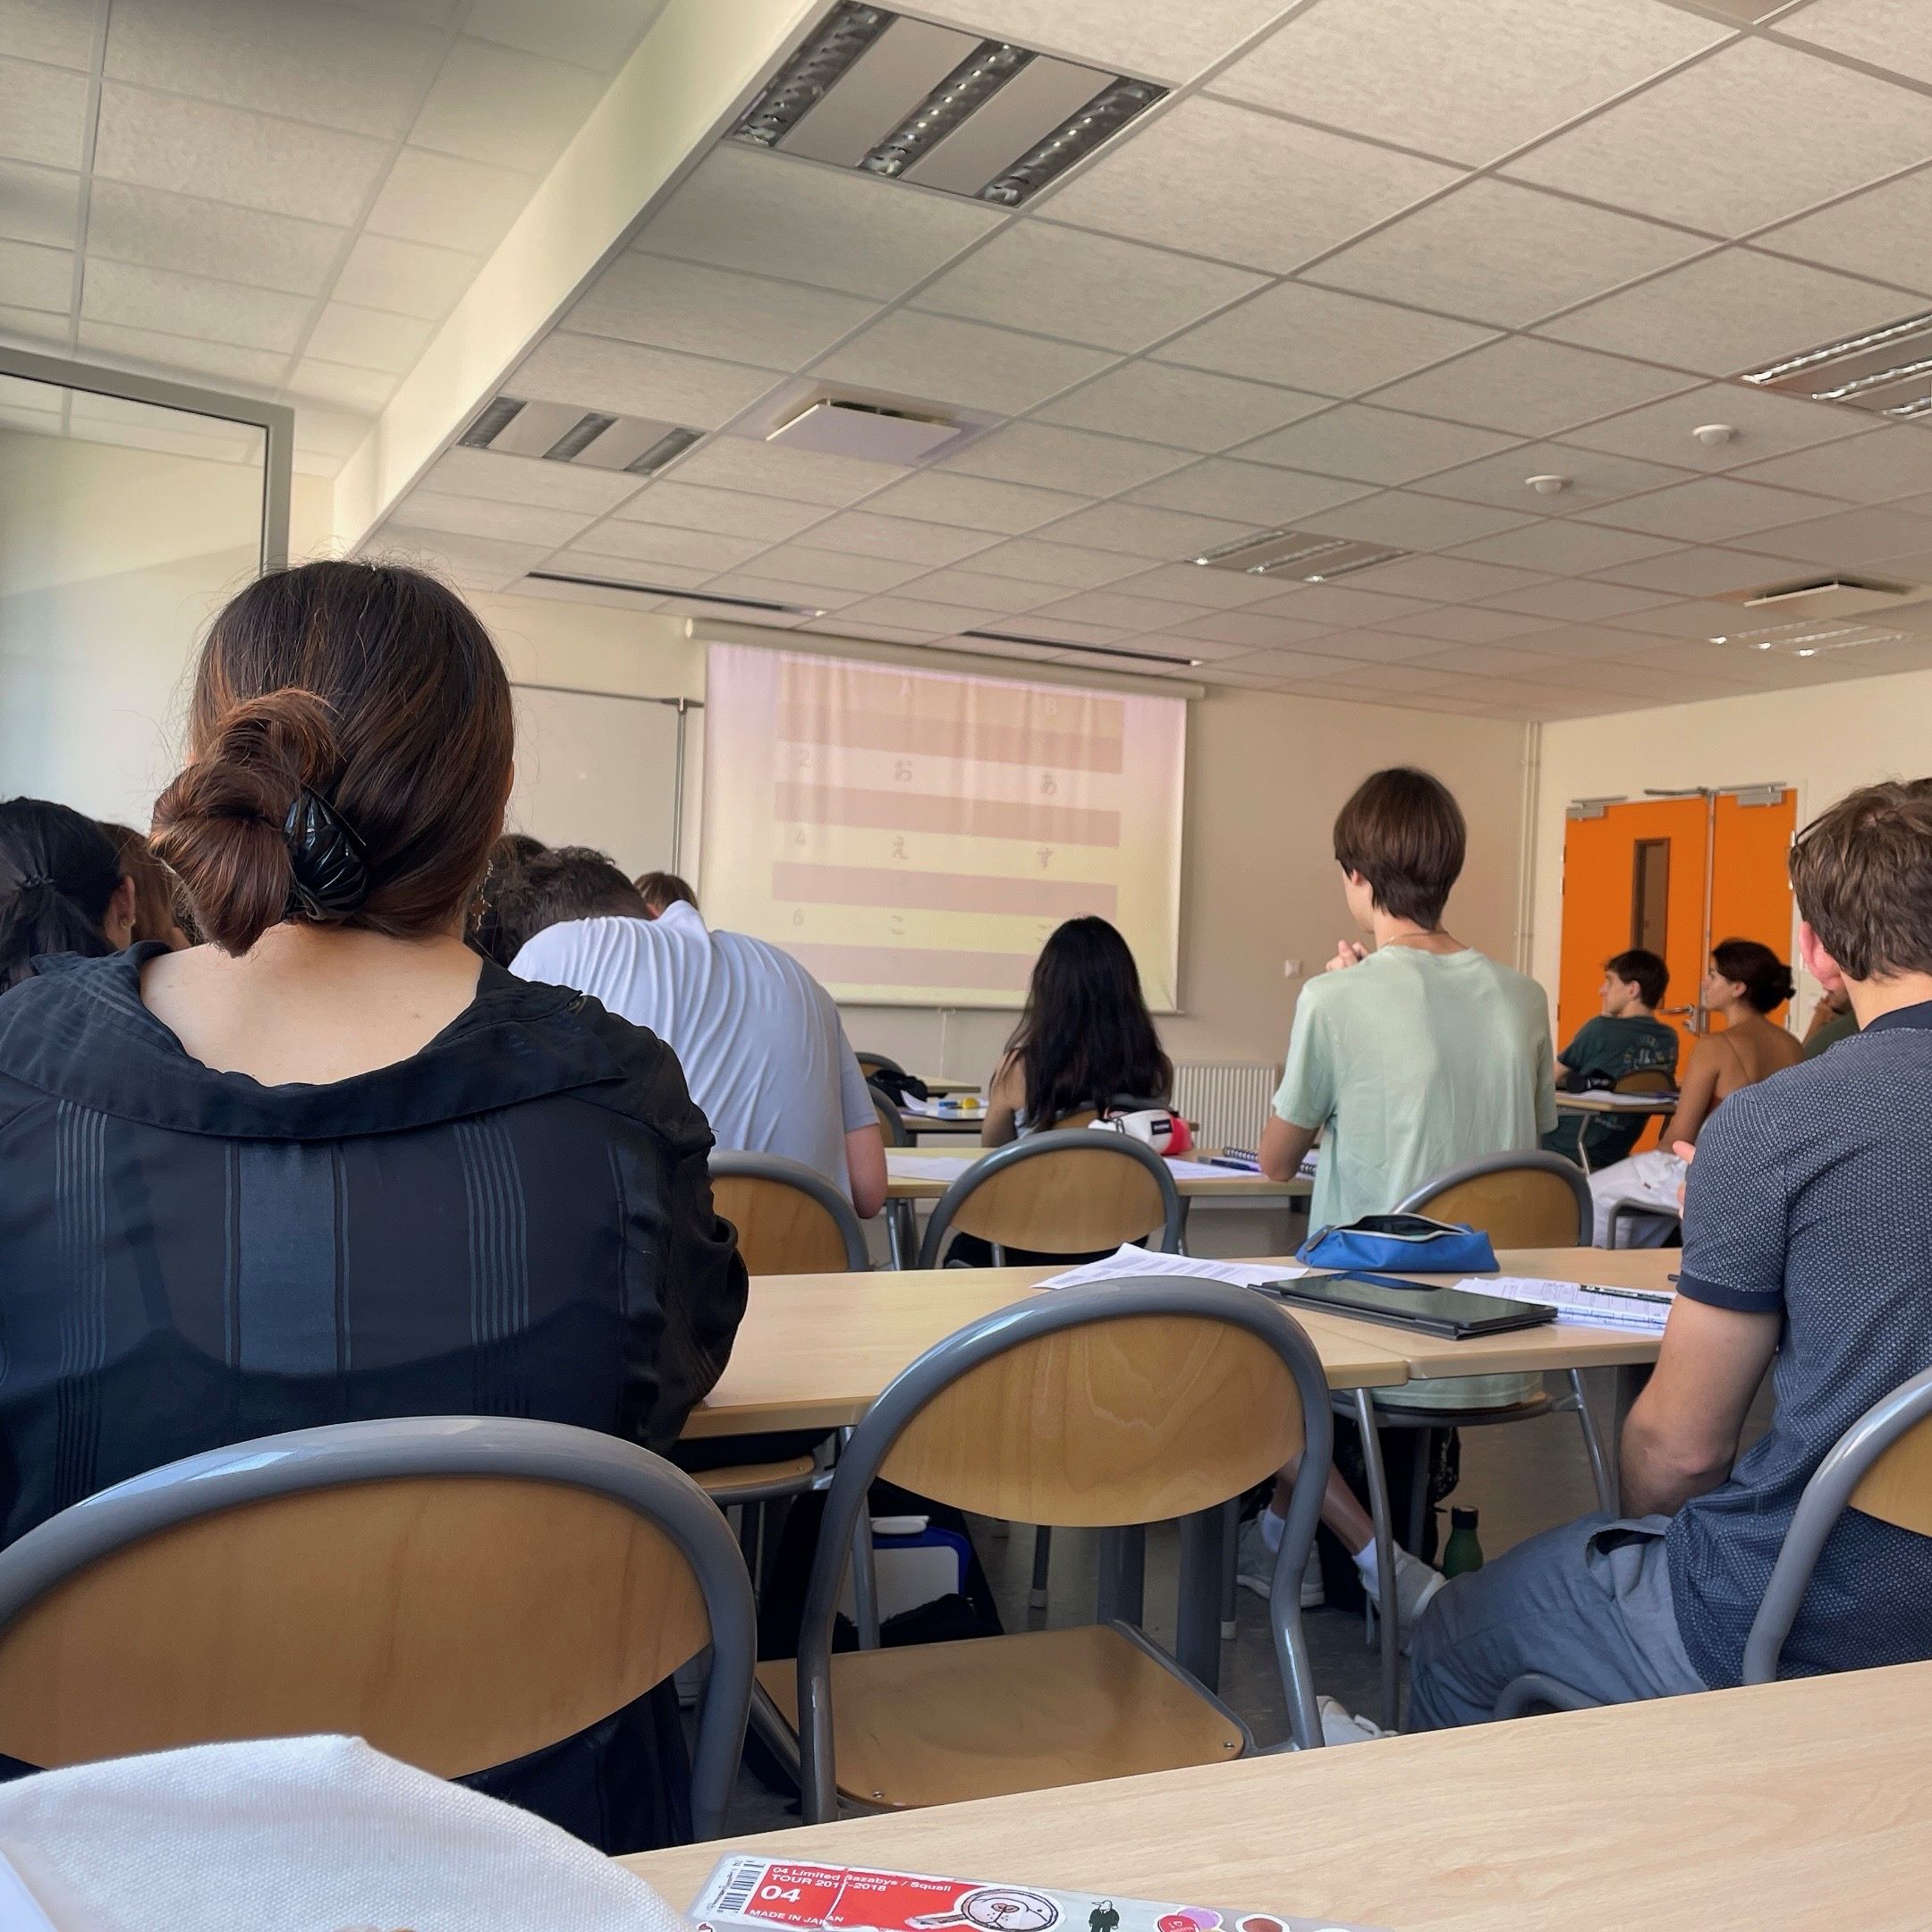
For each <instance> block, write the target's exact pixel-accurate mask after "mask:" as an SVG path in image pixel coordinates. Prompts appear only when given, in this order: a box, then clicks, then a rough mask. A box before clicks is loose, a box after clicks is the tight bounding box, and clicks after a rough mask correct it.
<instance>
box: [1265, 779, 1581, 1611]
mask: <svg viewBox="0 0 1932 1932" xmlns="http://www.w3.org/2000/svg"><path fill="white" fill-rule="evenodd" d="M1467 842H1468V833H1467V829H1466V827H1465V826H1464V823H1463V819H1462V811H1461V809H1460V808H1459V807H1458V806H1457V804H1456V801H1455V800H1454V799H1453V797H1452V796H1451V795H1450V793H1449V792H1448V790H1447V788H1446V787H1445V786H1444V785H1443V784H1442V783H1441V782H1440V780H1438V779H1436V778H1433V777H1431V776H1430V775H1428V773H1427V772H1419V771H1411V770H1405V769H1398V770H1393V771H1385V772H1377V773H1376V774H1375V775H1374V776H1372V777H1370V778H1369V779H1367V780H1365V781H1364V783H1363V784H1361V786H1360V788H1359V789H1358V790H1357V792H1355V795H1354V796H1353V797H1352V799H1350V801H1348V803H1347V804H1346V805H1345V806H1343V809H1342V813H1341V816H1340V817H1339V818H1337V819H1336V820H1335V859H1336V860H1337V862H1338V863H1339V864H1340V866H1341V868H1342V873H1343V891H1344V893H1345V894H1346V896H1347V899H1348V906H1349V911H1350V912H1351V913H1352V915H1353V917H1354V919H1355V922H1356V924H1357V925H1358V926H1359V927H1360V928H1361V929H1362V930H1363V932H1364V933H1365V934H1367V935H1368V936H1369V938H1370V939H1371V940H1372V942H1373V950H1370V949H1369V948H1367V947H1364V946H1363V945H1360V944H1359V943H1358V942H1356V941H1353V940H1343V942H1342V944H1341V945H1340V947H1339V948H1338V949H1337V951H1336V953H1335V958H1334V959H1333V960H1332V961H1331V962H1329V966H1328V970H1327V971H1326V973H1325V974H1324V975H1323V976H1322V977H1321V978H1320V979H1316V980H1313V981H1311V982H1310V983H1309V986H1307V987H1305V988H1303V990H1302V993H1301V998H1300V1000H1299V1001H1298V1002H1297V1004H1296V1007H1295V1016H1294V1026H1293V1030H1292V1034H1291V1036H1290V1038H1289V1043H1288V1063H1287V1067H1286V1070H1285V1071H1284V1073H1283V1076H1282V1083H1281V1089H1280V1091H1279V1092H1278V1093H1277V1094H1276V1095H1275V1113H1274V1117H1273V1118H1272V1119H1270V1120H1269V1122H1268V1123H1267V1127H1266V1128H1265V1130H1264V1131H1263V1133H1262V1137H1261V1147H1260V1164H1261V1169H1262V1172H1263V1173H1264V1174H1267V1175H1268V1176H1269V1177H1270V1178H1272V1179H1275V1180H1281V1179H1285V1178H1286V1177H1287V1176H1288V1175H1291V1174H1293V1173H1294V1172H1295V1170H1296V1169H1297V1167H1299V1165H1301V1159H1302V1157H1303V1156H1304V1155H1305V1154H1306V1153H1307V1152H1308V1150H1309V1148H1310V1147H1311V1146H1313V1144H1314V1142H1315V1138H1316V1136H1317V1134H1320V1135H1321V1136H1322V1151H1321V1161H1320V1165H1319V1166H1318V1170H1317V1174H1316V1181H1315V1199H1314V1204H1313V1207H1312V1209H1311V1213H1310V1222H1311V1224H1312V1225H1313V1226H1315V1227H1317V1228H1320V1227H1324V1226H1335V1225H1337V1224H1341V1223H1343V1222H1348V1221H1354V1220H1357V1219H1359V1218H1360V1216H1363V1215H1369V1214H1385V1213H1387V1212H1388V1211H1389V1210H1390V1209H1391V1208H1394V1207H1395V1206H1396V1205H1397V1204H1398V1203H1399V1202H1400V1201H1402V1199H1404V1198H1405V1197H1406V1196H1408V1195H1409V1194H1411V1193H1412V1192H1413V1191H1415V1189H1417V1188H1418V1187H1419V1186H1420V1185H1421V1184H1422V1183H1423V1182H1425V1181H1428V1179H1430V1178H1431V1177H1432V1176H1433V1175H1436V1174H1440V1173H1441V1172H1442V1171H1443V1170H1444V1169H1445V1168H1447V1167H1453V1166H1455V1165H1457V1164H1458V1163H1460V1162H1462V1161H1467V1160H1472V1159H1475V1158H1476V1157H1479V1156H1481V1155H1486V1154H1502V1153H1511V1152H1516V1151H1528V1150H1530V1149H1532V1148H1535V1147H1536V1146H1537V1144H1538V1138H1539V1137H1540V1136H1541V1135H1542V1134H1544V1133H1546V1132H1548V1131H1549V1130H1550V1129H1551V1128H1553V1127H1554V1126H1555V1124H1556V1099H1555V1079H1554V1068H1553V1061H1552V1055H1551V1049H1550V1026H1549V1003H1548V1001H1547V1000H1546V998H1545V996H1544V993H1543V989H1542V987H1539V986H1538V984H1537V983H1536V981H1535V980H1533V979H1529V978H1527V977H1525V976H1524V975H1523V974H1521V973H1520V972H1516V971H1513V970H1512V969H1511V968H1509V967H1507V966H1504V965H1500V964H1499V963H1498V962H1496V961H1495V960H1492V959H1490V958H1488V957H1487V955H1486V954H1484V953H1479V952H1477V951H1476V950H1475V949H1474V948H1473V947H1472V946H1467V945H1463V943H1462V941H1461V940H1460V939H1456V938H1453V937H1452V936H1450V934H1448V933H1447V932H1445V930H1444V929H1443V924H1442V915H1443V908H1444V906H1445V904H1446V902H1447V901H1448V897H1449V892H1450V888H1451V887H1452V886H1453V885H1454V884H1455V881H1456V878H1457V877H1458V876H1459V875H1460V874H1461V872H1462V860H1463V854H1464V852H1465V849H1466V846H1467ZM1541 1385H1542V1384H1541V1378H1540V1377H1536V1376H1480V1377H1454V1378H1446V1377H1445V1378H1442V1379H1438V1380H1435V1381H1431V1382H1426V1383H1417V1382H1411V1383H1408V1384H1406V1385H1404V1387H1403V1389H1402V1402H1403V1406H1404V1407H1430V1406H1433V1407H1440V1408H1445V1409H1449V1408H1453V1409H1463V1408H1477V1407H1497V1408H1503V1407H1508V1406H1511V1405H1513V1404H1514V1403H1516V1402H1522V1401H1524V1400H1526V1399H1527V1398H1528V1397H1529V1396H1530V1395H1532V1394H1535V1393H1536V1392H1537V1391H1538V1389H1539V1388H1540V1387H1541ZM1286 1501H1287V1492H1286V1487H1285V1485H1284V1486H1281V1487H1278V1488H1277V1491H1276V1496H1275V1504H1272V1505H1271V1506H1270V1509H1269V1510H1267V1511H1265V1512H1264V1513H1263V1515H1262V1518H1261V1536H1262V1538H1263V1540H1264V1541H1265V1540H1266V1539H1267V1536H1268V1534H1269V1531H1270V1530H1273V1529H1274V1525H1272V1524H1270V1523H1269V1521H1268V1517H1269V1516H1270V1515H1271V1514H1273V1515H1275V1516H1276V1518H1277V1521H1278V1520H1279V1512H1281V1511H1285V1508H1286ZM1276 1505H1278V1510H1277V1508H1276ZM1323 1521H1325V1522H1326V1523H1327V1524H1328V1526H1329V1528H1330V1529H1332V1530H1335V1533H1336V1534H1337V1535H1338V1536H1339V1537H1340V1538H1342V1540H1343V1543H1344V1544H1345V1545H1346V1546H1348V1547H1349V1548H1350V1549H1351V1550H1352V1551H1353V1552H1355V1554H1356V1563H1357V1566H1358V1567H1359V1568H1360V1570H1361V1571H1362V1572H1363V1576H1364V1579H1365V1581H1367V1582H1368V1583H1369V1587H1371V1588H1372V1587H1373V1583H1374V1571H1375V1544H1374V1538H1373V1533H1372V1525H1371V1524H1370V1522H1369V1516H1368V1513H1367V1512H1366V1511H1365V1510H1363V1508H1362V1507H1361V1504H1360V1502H1359V1501H1358V1500H1357V1499H1356V1498H1355V1496H1354V1495H1353V1494H1352V1492H1351V1491H1350V1490H1349V1488H1348V1487H1347V1485H1346V1484H1345V1483H1343V1482H1342V1481H1341V1480H1340V1479H1339V1478H1337V1479H1334V1480H1333V1481H1331V1483H1330V1486H1329V1495H1328V1500H1327V1502H1326V1504H1325V1505H1324V1509H1323ZM1275 1541H1276V1542H1277V1543H1278V1541H1279V1531H1278V1530H1275ZM1396 1561H1397V1566H1398V1567H1397V1576H1396V1584H1397V1589H1398V1591H1399V1592H1400V1595H1401V1598H1402V1615H1403V1621H1404V1624H1405V1626H1407V1627H1411V1628H1412V1627H1413V1623H1412V1618H1413V1616H1414V1614H1418V1613H1419V1609H1420V1606H1421V1604H1422V1603H1424V1602H1426V1601H1427V1600H1428V1596H1429V1595H1430V1594H1431V1593H1432V1592H1433V1590H1434V1589H1436V1587H1438V1586H1439V1584H1440V1581H1441V1579H1440V1578H1439V1577H1437V1576H1436V1573H1435V1572H1433V1571H1431V1570H1429V1569H1428V1566H1427V1565H1426V1564H1423V1563H1419V1561H1418V1560H1417V1559H1416V1558H1414V1557H1412V1556H1409V1555H1406V1553H1402V1552H1398V1553H1397V1559H1396ZM1249 1567H1251V1565H1244V1571H1245V1569H1246V1568H1249Z"/></svg>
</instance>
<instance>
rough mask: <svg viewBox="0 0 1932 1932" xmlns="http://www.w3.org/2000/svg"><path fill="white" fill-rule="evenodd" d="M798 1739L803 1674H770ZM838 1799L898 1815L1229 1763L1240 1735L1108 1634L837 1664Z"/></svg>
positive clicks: (1027, 1638)
mask: <svg viewBox="0 0 1932 1932" xmlns="http://www.w3.org/2000/svg"><path fill="white" fill-rule="evenodd" d="M758 1683H759V1686H760V1687H761V1688H762V1689H763V1690H764V1691H765V1692H766V1694H767V1696H768V1697H769V1698H770V1699H771V1700H772V1702H773V1703H774V1704H775V1705H776V1706H777V1707H778V1709H779V1711H780V1712H781V1713H782V1714H783V1716H784V1720H785V1722H786V1724H789V1725H790V1726H791V1727H792V1732H793V1734H794V1735H795V1734H796V1733H797V1729H798V1671H797V1666H796V1665H794V1664H792V1663H790V1662H784V1663H769V1664H760V1665H758ZM832 1709H833V1735H834V1737H835V1739H836V1741H837V1746H836V1749H837V1762H838V1785H839V1792H840V1795H841V1796H843V1797H846V1798H850V1799H852V1800H854V1801H857V1802H858V1803H860V1804H864V1805H873V1806H885V1807H888V1808H890V1809H906V1808H910V1807H912V1806H919V1805H938V1804H954V1803H957V1802H959V1801H961V1800H962V1799H968V1798H991V1797H997V1796H999V1795H1001V1794H1003V1793H1005V1792H1022V1791H1045V1790H1047V1789H1049V1788H1051V1787H1053V1786H1055V1785H1061V1784H1088V1783H1089V1782H1091V1781H1092V1780H1094V1779H1097V1778H1115V1777H1130V1776H1132V1775H1135V1774H1136V1773H1139V1772H1142V1771H1172V1770H1178V1769H1180V1768H1182V1767H1184V1766H1188V1765H1201V1764H1221V1763H1224V1762H1226V1761H1227V1760H1228V1759H1231V1758H1238V1757H1240V1756H1241V1753H1242V1752H1243V1750H1246V1748H1247V1745H1248V1739H1247V1737H1246V1735H1245V1733H1243V1731H1242V1729H1241V1725H1240V1724H1238V1723H1236V1722H1235V1721H1234V1720H1233V1718H1231V1717H1230V1716H1228V1714H1227V1713H1226V1712H1225V1711H1224V1710H1222V1709H1220V1708H1219V1707H1217V1706H1216V1705H1215V1704H1214V1703H1212V1702H1211V1701H1210V1700H1209V1699H1208V1698H1207V1697H1205V1696H1204V1695H1203V1694H1202V1693H1201V1692H1200V1691H1199V1690H1197V1689H1196V1688H1195V1687H1194V1686H1193V1685H1192V1684H1191V1682H1188V1680H1187V1679H1186V1678H1184V1677H1183V1676H1182V1675H1181V1674H1180V1673H1179V1671H1178V1670H1177V1669H1175V1668H1174V1667H1173V1666H1172V1665H1168V1664H1165V1663H1164V1662H1163V1661H1162V1660H1161V1659H1160V1658H1159V1657H1157V1656H1155V1655H1154V1654H1153V1653H1152V1652H1151V1651H1149V1650H1148V1649H1145V1648H1142V1647H1141V1646H1140V1644H1138V1643H1136V1642H1135V1641H1134V1640H1132V1639H1131V1637H1128V1636H1126V1635H1125V1634H1124V1633H1123V1632H1122V1631H1119V1630H1117V1629H1114V1627H1112V1626H1111V1625H1108V1624H1086V1625H1082V1626H1080V1628H1078V1629H1074V1630H1054V1631H1019V1632H1016V1633H1014V1634H1013V1635H1012V1636H1008V1637H977V1638H970V1639H968V1640H965V1641H963V1642H960V1643H941V1644H908V1645H905V1646H902V1647H901V1648H896V1649H890V1650H850V1651H844V1652H842V1653H841V1654H839V1655H838V1656H835V1657H834V1658H833V1659H832Z"/></svg>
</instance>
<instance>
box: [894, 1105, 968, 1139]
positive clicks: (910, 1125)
mask: <svg viewBox="0 0 1932 1932" xmlns="http://www.w3.org/2000/svg"><path fill="white" fill-rule="evenodd" d="M899 1118H900V1121H901V1122H902V1124H903V1125H904V1127H905V1131H907V1132H908V1133H909V1134H911V1135H913V1136H914V1137H915V1138H916V1137H918V1136H919V1135H923V1134H970V1135H971V1136H972V1137H973V1139H974V1140H978V1139H979V1130H980V1129H981V1128H982V1127H983V1126H985V1125H986V1115H985V1114H915V1113H913V1112H912V1111H911V1109H910V1108H908V1107H901V1108H900V1109H899Z"/></svg>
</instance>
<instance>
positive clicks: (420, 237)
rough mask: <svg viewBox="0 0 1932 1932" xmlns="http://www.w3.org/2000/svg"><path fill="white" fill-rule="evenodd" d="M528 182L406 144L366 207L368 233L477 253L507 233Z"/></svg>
mask: <svg viewBox="0 0 1932 1932" xmlns="http://www.w3.org/2000/svg"><path fill="white" fill-rule="evenodd" d="M532 185H533V184H532V182H531V180H530V176H529V175H527V174H512V173H511V172H510V171H509V170H508V169H507V168H498V167H486V166H485V165H483V164H482V163H481V162H479V161H462V160H459V159H457V158H456V157H455V156H453V155H441V154H431V153H429V152H428V149H426V148H403V149H402V152H401V153H400V154H399V155H397V156H396V157H395V162H394V165H393V166H392V167H391V168H390V170H389V175H388V179H387V180H386V181H385V182H383V188H382V192H381V193H380V194H379V195H377V198H376V206H375V207H374V208H371V209H370V210H369V223H368V228H369V233H371V234H380V235H394V236H396V237H397V238H398V239H399V240H402V241H404V242H428V243H429V244H431V245H432V246H433V247H444V248H453V249H465V250H473V251H474V252H475V253H477V254H479V255H480V254H483V253H485V252H487V250H490V249H493V248H495V247H496V244H497V243H498V242H501V241H502V240H503V238H504V235H505V234H506V233H508V232H509V228H510V224H511V223H512V222H513V221H514V220H515V219H516V218H517V216H518V215H520V214H521V212H522V209H523V204H524V203H525V202H526V201H528V200H529V199H530V189H531V186H532Z"/></svg>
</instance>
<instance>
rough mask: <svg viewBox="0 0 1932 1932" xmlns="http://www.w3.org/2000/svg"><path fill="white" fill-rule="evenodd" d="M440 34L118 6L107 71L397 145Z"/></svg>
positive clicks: (266, 15) (143, 2)
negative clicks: (273, 109)
mask: <svg viewBox="0 0 1932 1932" xmlns="http://www.w3.org/2000/svg"><path fill="white" fill-rule="evenodd" d="M444 45H445V43H444V38H443V36H442V35H440V34H437V33H432V32H430V31H428V30H427V29H424V28H421V27H413V26H411V25H409V24H407V23H406V22H403V21H386V20H380V19H377V17H376V16H374V15H373V14H367V13H363V14H356V13H343V12H342V11H341V10H340V9H339V8H337V7H333V6H324V5H316V4H312V0H311V4H304V5H301V6H277V5H275V4H263V0H114V4H113V6H112V7H111V9H110V10H109V12H108V15H107V52H106V68H105V72H106V76H107V78H108V79H109V80H125V81H128V82H130V83H131V84H133V85H135V86H137V87H149V88H155V89H159V90H160V91H161V92H163V93H166V94H191V95H194V96H196V97H199V98H200V99H202V100H211V101H221V102H224V103H225V104H226V105H227V106H231V107H259V106H266V105H276V106H287V107H288V109H289V110H290V111H291V112H292V113H293V114H296V115H298V116H299V118H300V119H301V120H303V121H309V122H319V123H321V124H322V125H323V126H324V127H334V128H345V129H347V130H348V131H351V132H352V133H356V134H374V135H379V136H381V137H382V138H383V139H385V140H394V139H395V138H396V137H397V136H398V135H400V134H402V133H403V132H404V131H406V130H407V128H408V127H409V124H410V123H411V121H412V120H413V119H414V118H415V115H416V111H417V109H418V108H419V106H421V104H422V99H423V95H424V93H425V91H426V90H427V89H428V87H429V84H430V81H431V80H432V78H433V77H434V75H435V73H436V65H437V64H438V62H440V61H441V59H442V58H443V50H444Z"/></svg>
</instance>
